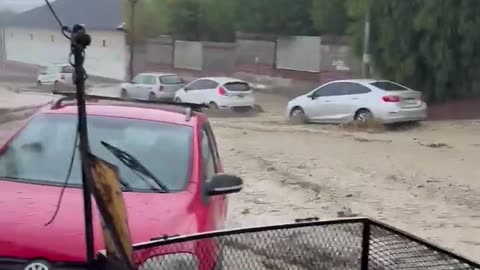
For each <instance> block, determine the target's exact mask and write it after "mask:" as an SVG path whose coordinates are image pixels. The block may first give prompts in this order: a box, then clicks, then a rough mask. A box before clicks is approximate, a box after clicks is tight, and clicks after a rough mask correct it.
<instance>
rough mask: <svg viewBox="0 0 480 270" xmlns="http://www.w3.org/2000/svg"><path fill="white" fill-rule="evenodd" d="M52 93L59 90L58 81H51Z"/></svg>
mask: <svg viewBox="0 0 480 270" xmlns="http://www.w3.org/2000/svg"><path fill="white" fill-rule="evenodd" d="M52 93H54V94H57V93H59V91H58V81H54V82H53V89H52Z"/></svg>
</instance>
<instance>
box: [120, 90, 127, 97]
mask: <svg viewBox="0 0 480 270" xmlns="http://www.w3.org/2000/svg"><path fill="white" fill-rule="evenodd" d="M120 97H121V98H123V99H127V98H128V92H127V90H126V89H122V91H121V92H120Z"/></svg>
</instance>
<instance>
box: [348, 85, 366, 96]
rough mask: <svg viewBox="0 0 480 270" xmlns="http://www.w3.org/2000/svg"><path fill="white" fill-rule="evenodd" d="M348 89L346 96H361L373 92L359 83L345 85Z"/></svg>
mask: <svg viewBox="0 0 480 270" xmlns="http://www.w3.org/2000/svg"><path fill="white" fill-rule="evenodd" d="M345 88H346V94H347V95H359V94H366V93H369V92H371V90H370V89H369V88H368V87H366V86H364V85H361V84H359V83H346V84H345Z"/></svg>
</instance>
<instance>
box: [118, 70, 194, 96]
mask: <svg viewBox="0 0 480 270" xmlns="http://www.w3.org/2000/svg"><path fill="white" fill-rule="evenodd" d="M183 86H185V81H184V80H183V78H182V77H180V76H179V75H177V74H173V73H140V74H138V75H137V76H135V78H133V80H132V81H131V82H129V83H123V84H122V85H121V96H122V97H123V98H135V99H142V100H173V98H174V96H175V92H176V91H177V90H178V89H180V88H182V87H183Z"/></svg>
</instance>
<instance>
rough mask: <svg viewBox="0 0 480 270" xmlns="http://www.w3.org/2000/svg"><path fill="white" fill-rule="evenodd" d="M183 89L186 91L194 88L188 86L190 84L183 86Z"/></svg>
mask: <svg viewBox="0 0 480 270" xmlns="http://www.w3.org/2000/svg"><path fill="white" fill-rule="evenodd" d="M183 90H185V92H187V91H190V90H192V89H191V88H190V87H188V86H185V87H184V88H183Z"/></svg>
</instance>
